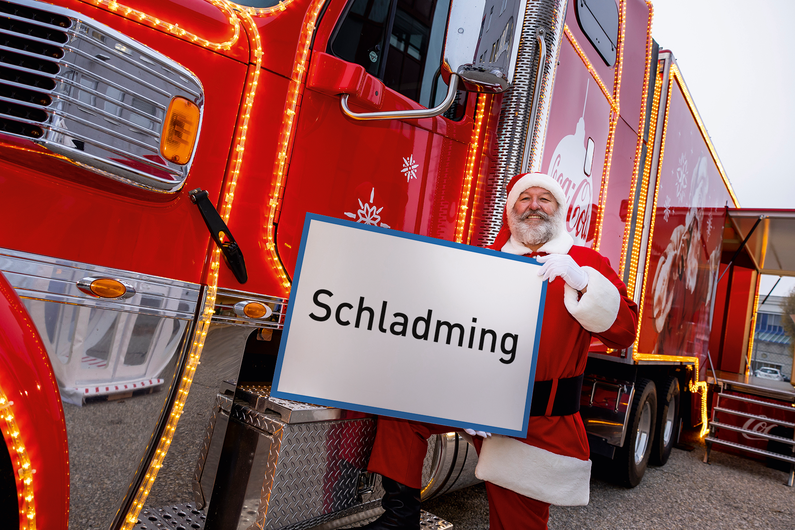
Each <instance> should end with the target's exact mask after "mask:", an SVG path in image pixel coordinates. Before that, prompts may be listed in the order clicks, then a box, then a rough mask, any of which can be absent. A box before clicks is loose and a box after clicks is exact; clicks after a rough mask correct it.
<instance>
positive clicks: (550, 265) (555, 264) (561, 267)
mask: <svg viewBox="0 0 795 530" xmlns="http://www.w3.org/2000/svg"><path fill="white" fill-rule="evenodd" d="M536 259H537V260H538V261H539V262H540V263H543V264H544V265H543V266H542V267H541V270H539V271H538V275H539V276H543V277H544V279H545V280H549V281H550V282H551V281H552V280H554V279H555V278H557V277H558V276H560V277H561V278H562V279H563V281H564V282H566V283H567V284H569V286H570V287H571V288H573V289H574V290H576V291H582V290H583V289H585V287H586V286H587V285H588V273H587V272H585V271H584V270H583V269H582V267H580V266H579V265H577V262H575V261H574V259H573V258H572V257H571V256H569V255H568V254H547V255H546V256H538V257H537V258H536Z"/></svg>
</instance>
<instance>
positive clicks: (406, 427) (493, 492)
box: [368, 417, 549, 530]
mask: <svg viewBox="0 0 795 530" xmlns="http://www.w3.org/2000/svg"><path fill="white" fill-rule="evenodd" d="M446 432H450V428H449V427H441V426H438V425H429V424H426V423H419V422H414V421H408V420H399V419H395V418H387V417H379V418H378V430H377V432H376V436H375V443H374V444H373V453H372V455H371V456H370V465H369V466H368V469H369V470H370V471H371V472H373V473H378V474H380V475H384V476H387V477H389V478H391V479H392V480H396V481H398V482H400V483H401V484H405V485H406V486H409V487H410V488H417V489H419V488H421V487H422V462H423V460H424V459H425V454H426V452H427V451H428V442H427V439H428V437H430V436H431V435H432V434H443V433H446ZM475 447H476V449H477V450H478V451H480V439H479V438H476V439H475ZM486 493H487V494H488V498H489V529H490V530H544V529H546V528H547V521H548V520H549V504H548V503H546V502H541V501H537V500H535V499H531V498H529V497H525V496H524V495H520V494H518V493H515V492H513V491H510V490H507V489H505V488H501V487H500V486H497V485H495V484H492V483H490V482H486Z"/></svg>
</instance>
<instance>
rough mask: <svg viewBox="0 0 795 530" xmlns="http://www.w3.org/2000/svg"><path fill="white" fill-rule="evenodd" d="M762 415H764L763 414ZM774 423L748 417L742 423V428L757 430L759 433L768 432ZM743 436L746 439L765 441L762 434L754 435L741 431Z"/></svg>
mask: <svg viewBox="0 0 795 530" xmlns="http://www.w3.org/2000/svg"><path fill="white" fill-rule="evenodd" d="M763 417H764V416H763ZM775 426H776V424H775V423H768V422H766V421H760V420H757V419H755V418H750V419H749V420H748V421H746V422H745V424H744V425H743V429H745V430H747V431H753V432H758V433H760V434H768V433H769V432H770V430H771V429H772V428H773V427H775ZM743 437H744V438H747V439H748V440H761V441H765V440H766V439H767V438H764V437H762V436H754V435H752V434H748V433H745V432H744V433H743Z"/></svg>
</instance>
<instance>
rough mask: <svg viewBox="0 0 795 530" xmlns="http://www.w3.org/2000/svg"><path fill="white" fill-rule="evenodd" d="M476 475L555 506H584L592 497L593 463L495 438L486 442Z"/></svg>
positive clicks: (492, 437)
mask: <svg viewBox="0 0 795 530" xmlns="http://www.w3.org/2000/svg"><path fill="white" fill-rule="evenodd" d="M475 476H476V477H478V478H479V479H481V480H486V481H488V482H491V483H492V484H496V485H498V486H501V487H503V488H506V489H509V490H511V491H515V492H516V493H520V494H522V495H524V496H525V497H530V498H531V499H536V500H539V501H542V502H548V503H550V504H554V505H556V506H585V505H586V504H588V498H589V496H590V482H591V461H590V460H580V459H579V458H574V457H571V456H565V455H558V454H555V453H552V452H550V451H547V450H545V449H541V448H539V447H535V446H533V445H528V444H526V443H523V442H520V441H519V440H516V439H515V438H509V437H506V436H499V435H494V436H491V437H490V438H486V439H485V440H483V446H482V447H481V449H480V455H479V456H478V465H477V467H476V468H475Z"/></svg>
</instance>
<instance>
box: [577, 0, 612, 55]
mask: <svg viewBox="0 0 795 530" xmlns="http://www.w3.org/2000/svg"><path fill="white" fill-rule="evenodd" d="M576 6H577V8H576V10H575V12H576V14H577V22H578V23H579V24H580V29H582V32H583V33H585V36H586V37H588V40H589V41H590V43H591V44H592V45H593V47H594V48H596V51H597V52H598V53H599V55H600V56H601V57H602V60H603V61H604V62H605V64H606V65H607V66H613V63H615V62H616V45H617V44H618V7H617V6H616V3H615V0H576Z"/></svg>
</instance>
